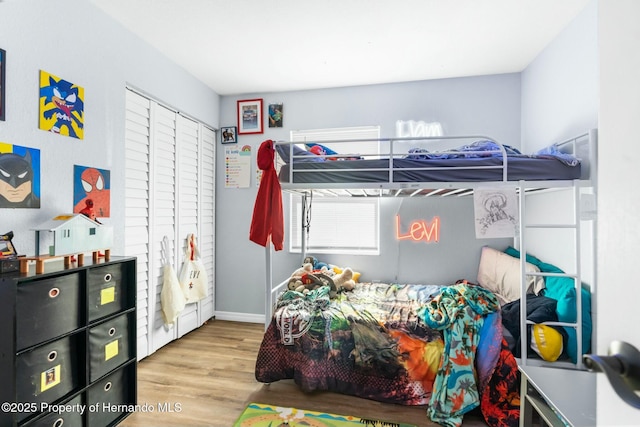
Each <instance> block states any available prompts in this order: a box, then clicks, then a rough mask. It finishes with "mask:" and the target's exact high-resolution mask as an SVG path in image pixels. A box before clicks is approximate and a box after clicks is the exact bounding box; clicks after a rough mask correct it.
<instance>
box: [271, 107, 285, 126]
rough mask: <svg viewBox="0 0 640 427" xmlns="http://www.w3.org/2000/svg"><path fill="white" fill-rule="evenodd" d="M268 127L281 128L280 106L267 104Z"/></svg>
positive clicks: (281, 109) (281, 112)
mask: <svg viewBox="0 0 640 427" xmlns="http://www.w3.org/2000/svg"><path fill="white" fill-rule="evenodd" d="M268 114H269V127H270V128H281V127H282V114H283V108H282V104H269V113H268Z"/></svg>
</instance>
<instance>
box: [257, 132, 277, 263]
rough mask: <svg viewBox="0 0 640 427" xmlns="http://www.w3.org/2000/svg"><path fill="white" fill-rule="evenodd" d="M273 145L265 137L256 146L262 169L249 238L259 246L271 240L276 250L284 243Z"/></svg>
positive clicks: (259, 164) (265, 244) (259, 165)
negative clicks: (264, 139) (258, 146)
mask: <svg viewBox="0 0 640 427" xmlns="http://www.w3.org/2000/svg"><path fill="white" fill-rule="evenodd" d="M274 155H275V147H274V143H273V141H272V140H270V139H267V140H266V141H264V142H263V143H262V144H260V148H258V167H259V168H260V169H261V170H262V171H263V173H262V180H261V181H260V188H258V195H257V196H256V203H255V205H254V206H253V217H252V219H251V229H250V230H249V240H251V241H252V242H254V243H257V244H259V245H261V246H265V247H266V246H267V245H268V244H269V240H271V242H273V247H274V249H275V250H276V251H280V250H282V247H283V244H284V214H283V209H282V190H281V188H280V181H278V176H277V174H276V170H275V168H274V166H273V159H274Z"/></svg>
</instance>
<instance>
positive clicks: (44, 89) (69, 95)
mask: <svg viewBox="0 0 640 427" xmlns="http://www.w3.org/2000/svg"><path fill="white" fill-rule="evenodd" d="M39 120H40V129H42V130H47V131H49V132H53V133H57V134H60V135H66V136H72V137H74V138H78V139H82V138H83V136H84V131H83V129H84V88H82V87H80V86H77V85H75V84H73V83H70V82H68V81H66V80H62V79H61V78H59V77H56V76H54V75H53V74H49V73H47V72H46V71H42V70H41V71H40V119H39Z"/></svg>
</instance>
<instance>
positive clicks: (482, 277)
mask: <svg viewBox="0 0 640 427" xmlns="http://www.w3.org/2000/svg"><path fill="white" fill-rule="evenodd" d="M525 270H526V271H527V272H539V271H540V269H539V268H538V267H537V266H535V265H533V264H530V263H526V266H525ZM526 281H527V293H534V294H536V295H537V294H538V293H539V292H540V291H541V290H542V289H544V278H543V277H540V276H526ZM478 284H479V285H480V286H482V287H483V288H485V289H488V290H490V291H491V292H493V293H494V294H496V296H497V297H498V299H499V300H500V303H501V304H502V305H504V304H505V303H508V302H511V301H515V300H517V299H520V260H519V259H518V258H514V257H512V256H511V255H507V254H505V253H504V252H500V251H498V250H496V249H493V248H490V247H488V246H484V247H483V248H482V253H481V254H480V266H479V267H478Z"/></svg>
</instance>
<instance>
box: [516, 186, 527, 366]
mask: <svg viewBox="0 0 640 427" xmlns="http://www.w3.org/2000/svg"><path fill="white" fill-rule="evenodd" d="M517 190H518V193H519V197H518V202H519V209H518V243H519V245H518V246H519V247H518V250H519V251H520V360H521V362H520V363H521V365H523V366H526V365H527V356H528V354H527V351H528V349H529V343H528V342H527V267H526V266H527V261H526V253H527V248H526V244H525V230H526V228H527V224H526V223H525V221H526V216H525V209H526V202H525V199H526V195H525V186H524V181H518V188H517Z"/></svg>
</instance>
